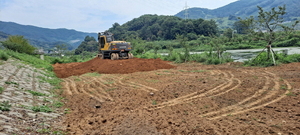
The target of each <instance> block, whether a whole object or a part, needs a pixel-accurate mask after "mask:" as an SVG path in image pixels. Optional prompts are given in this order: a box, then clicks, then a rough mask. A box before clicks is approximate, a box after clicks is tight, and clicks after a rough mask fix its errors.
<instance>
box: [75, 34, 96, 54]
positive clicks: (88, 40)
mask: <svg viewBox="0 0 300 135" xmlns="http://www.w3.org/2000/svg"><path fill="white" fill-rule="evenodd" d="M84 51H87V52H97V51H98V43H97V41H96V39H95V38H94V37H92V36H86V37H85V38H84V41H82V42H81V44H80V45H79V46H78V48H77V49H76V50H75V54H81V53H82V52H84Z"/></svg>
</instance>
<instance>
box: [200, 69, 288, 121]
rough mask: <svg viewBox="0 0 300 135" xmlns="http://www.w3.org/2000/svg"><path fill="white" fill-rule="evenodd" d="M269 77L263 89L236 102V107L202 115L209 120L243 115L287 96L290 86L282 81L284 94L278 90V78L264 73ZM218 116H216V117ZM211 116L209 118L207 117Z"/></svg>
mask: <svg viewBox="0 0 300 135" xmlns="http://www.w3.org/2000/svg"><path fill="white" fill-rule="evenodd" d="M266 73H267V74H268V75H271V77H269V76H265V77H266V82H265V85H264V87H263V89H261V90H259V91H258V92H256V93H255V94H254V95H252V96H251V97H249V98H246V99H245V100H243V101H241V102H238V103H237V104H236V105H232V106H229V107H226V108H223V109H221V110H219V111H215V112H210V113H207V114H204V115H203V116H208V117H210V119H218V118H220V117H224V116H227V115H228V114H230V115H236V114H240V113H245V112H247V111H251V110H254V109H257V108H260V107H264V106H267V105H269V104H271V103H274V102H277V101H279V100H281V99H282V98H284V97H285V94H287V93H288V92H289V91H288V90H289V89H291V88H292V86H291V85H290V84H289V83H288V82H287V81H286V80H283V82H284V84H285V85H287V90H286V91H284V93H283V92H282V91H281V90H280V83H279V79H280V78H279V77H277V76H275V75H274V74H272V73H270V72H266ZM270 81H272V82H273V83H272V84H273V86H271V87H272V90H268V89H269V87H270V86H269V85H270V84H271V83H270ZM264 92H268V93H267V94H264ZM216 114H218V115H216ZM209 115H211V116H209Z"/></svg>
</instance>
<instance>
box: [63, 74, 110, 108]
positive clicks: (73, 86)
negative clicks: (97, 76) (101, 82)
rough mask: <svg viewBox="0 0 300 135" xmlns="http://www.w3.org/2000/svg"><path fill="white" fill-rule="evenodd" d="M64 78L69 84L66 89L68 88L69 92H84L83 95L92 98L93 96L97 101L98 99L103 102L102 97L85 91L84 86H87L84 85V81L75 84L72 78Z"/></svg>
mask: <svg viewBox="0 0 300 135" xmlns="http://www.w3.org/2000/svg"><path fill="white" fill-rule="evenodd" d="M64 80H67V81H68V84H69V86H70V88H69V89H68V88H67V89H68V90H70V91H71V93H73V92H74V93H75V94H81V93H82V94H85V95H88V96H89V97H92V98H94V99H95V100H97V101H99V102H104V101H105V100H104V99H101V98H98V96H95V95H93V94H91V93H89V92H88V91H87V89H88V88H85V87H88V86H86V83H83V84H82V83H81V84H80V83H79V84H80V85H82V86H79V85H77V84H76V83H75V81H74V80H72V79H70V78H65V79H64Z"/></svg>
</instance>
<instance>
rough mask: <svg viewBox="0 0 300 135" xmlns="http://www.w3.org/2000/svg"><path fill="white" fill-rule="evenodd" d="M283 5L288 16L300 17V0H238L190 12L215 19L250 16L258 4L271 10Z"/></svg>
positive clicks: (191, 9) (193, 17) (190, 11)
mask: <svg viewBox="0 0 300 135" xmlns="http://www.w3.org/2000/svg"><path fill="white" fill-rule="evenodd" d="M283 5H286V11H287V14H286V17H287V18H289V19H290V18H293V17H300V8H299V5H300V1H299V0H251V1H249V0H238V1H236V2H233V3H230V4H228V5H226V6H223V7H220V8H217V9H213V10H210V9H205V8H190V9H189V10H188V12H189V18H190V19H198V18H203V19H213V18H223V17H229V16H238V17H248V16H251V15H256V14H257V12H258V9H257V6H260V7H262V8H263V9H265V10H270V9H271V8H273V7H278V6H283ZM184 13H185V12H184V11H181V12H179V13H178V14H176V15H175V16H178V17H180V18H184Z"/></svg>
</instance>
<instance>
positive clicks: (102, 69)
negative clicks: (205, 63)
mask: <svg viewBox="0 0 300 135" xmlns="http://www.w3.org/2000/svg"><path fill="white" fill-rule="evenodd" d="M53 66H54V67H55V68H54V72H55V73H56V75H57V77H60V78H66V77H69V76H76V75H82V74H85V73H89V72H98V73H100V74H128V73H133V72H139V71H152V70H157V69H169V68H174V66H172V65H169V64H167V62H166V61H162V60H161V59H139V58H133V59H123V60H110V59H104V60H102V59H99V58H94V59H92V60H90V61H87V62H81V63H67V64H55V65H53Z"/></svg>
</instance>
